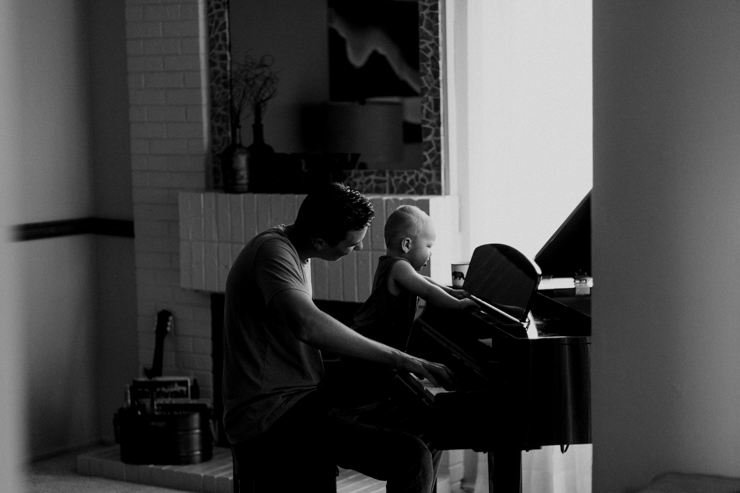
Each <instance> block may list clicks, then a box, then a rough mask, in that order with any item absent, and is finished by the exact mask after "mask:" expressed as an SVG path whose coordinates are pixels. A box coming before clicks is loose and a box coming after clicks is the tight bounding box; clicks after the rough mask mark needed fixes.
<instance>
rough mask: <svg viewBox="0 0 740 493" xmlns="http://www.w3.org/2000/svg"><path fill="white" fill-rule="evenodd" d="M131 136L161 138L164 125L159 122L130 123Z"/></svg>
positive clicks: (163, 135) (136, 137)
mask: <svg viewBox="0 0 740 493" xmlns="http://www.w3.org/2000/svg"><path fill="white" fill-rule="evenodd" d="M131 137H132V138H134V139H163V138H164V137H165V126H164V124H161V123H149V122H142V123H132V124H131Z"/></svg>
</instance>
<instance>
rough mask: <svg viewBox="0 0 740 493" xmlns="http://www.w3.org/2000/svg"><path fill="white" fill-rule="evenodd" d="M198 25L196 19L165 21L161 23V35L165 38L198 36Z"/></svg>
mask: <svg viewBox="0 0 740 493" xmlns="http://www.w3.org/2000/svg"><path fill="white" fill-rule="evenodd" d="M199 34H200V25H199V23H198V21H197V20H184V21H165V22H163V23H162V35H163V36H164V37H165V38H180V37H190V36H193V37H195V36H198V35H199Z"/></svg>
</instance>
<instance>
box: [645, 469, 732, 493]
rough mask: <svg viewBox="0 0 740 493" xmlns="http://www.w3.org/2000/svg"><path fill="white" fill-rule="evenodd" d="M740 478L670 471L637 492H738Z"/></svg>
mask: <svg viewBox="0 0 740 493" xmlns="http://www.w3.org/2000/svg"><path fill="white" fill-rule="evenodd" d="M738 492H740V478H731V477H726V476H711V475H705V474H684V473H677V472H668V473H663V474H660V475H659V476H656V477H655V478H654V479H653V480H652V481H651V482H650V484H649V485H648V486H647V487H645V488H643V489H641V490H639V491H638V492H637V493H738Z"/></svg>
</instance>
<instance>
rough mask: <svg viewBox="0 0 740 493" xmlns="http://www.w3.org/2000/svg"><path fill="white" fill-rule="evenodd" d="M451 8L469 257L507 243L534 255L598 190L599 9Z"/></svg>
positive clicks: (456, 151) (578, 1)
mask: <svg viewBox="0 0 740 493" xmlns="http://www.w3.org/2000/svg"><path fill="white" fill-rule="evenodd" d="M446 11H447V18H448V22H447V24H448V40H447V43H448V55H449V66H448V74H450V78H449V79H448V83H449V86H448V91H447V94H448V95H449V97H450V102H449V104H448V105H447V108H448V110H449V117H450V135H451V139H450V161H451V166H452V168H453V169H456V170H457V174H456V175H454V176H453V177H452V179H451V183H452V191H453V193H455V192H456V191H457V193H459V194H460V195H461V197H463V199H462V201H461V211H460V214H461V228H462V230H463V232H464V238H465V240H464V241H466V244H464V246H463V252H464V253H467V255H468V256H469V255H471V254H472V251H473V249H474V248H475V247H476V246H478V245H481V244H485V243H507V244H509V245H512V246H514V247H516V248H518V249H519V250H521V251H522V252H523V253H525V254H526V255H529V256H531V257H534V256H535V254H537V252H538V251H539V249H540V248H541V247H542V246H543V245H544V244H545V242H546V241H547V239H548V238H549V237H550V236H551V235H552V234H553V233H554V232H555V231H556V230H557V228H558V226H560V224H561V223H562V222H563V221H564V220H565V219H566V217H567V216H568V214H570V212H571V211H572V210H573V209H574V208H575V206H576V205H577V204H578V203H579V202H580V201H581V199H583V197H584V196H585V195H586V193H588V191H589V190H590V189H591V176H592V175H591V166H592V150H591V130H592V127H591V3H590V2H589V1H587V0H567V1H562V2H552V1H548V0H531V1H526V2H522V1H514V0H505V1H502V0H497V1H490V0H475V1H459V0H448V1H447V6H446ZM468 258H469V257H468Z"/></svg>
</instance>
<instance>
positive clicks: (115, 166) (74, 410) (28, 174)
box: [1, 0, 137, 491]
mask: <svg viewBox="0 0 740 493" xmlns="http://www.w3.org/2000/svg"><path fill="white" fill-rule="evenodd" d="M89 4H90V2H87V1H86V0H62V1H55V2H48V1H47V2H43V1H38V0H34V1H26V2H13V5H12V8H13V12H12V13H8V15H7V16H5V15H3V16H2V17H3V20H5V19H8V20H9V21H10V22H11V24H12V26H13V29H12V30H7V31H6V30H3V34H4V35H6V36H7V38H8V42H7V43H5V42H4V43H3V46H9V47H10V49H12V53H13V56H14V61H16V62H17V64H16V65H15V66H14V67H13V68H12V69H9V70H7V71H6V70H5V69H4V70H3V71H2V72H3V75H8V79H9V80H11V81H12V82H13V85H12V86H10V87H9V88H8V89H7V90H6V89H5V88H3V95H2V98H1V99H2V101H3V103H4V104H6V105H8V103H9V102H13V103H14V104H16V105H17V106H16V107H15V108H10V106H9V105H8V108H7V109H6V108H5V107H4V108H3V117H2V118H3V125H2V128H3V130H4V131H5V129H7V130H8V132H12V142H13V146H12V147H9V148H7V152H8V154H7V155H6V154H5V151H6V146H5V145H3V150H4V154H3V161H4V162H3V165H4V169H3V185H6V186H8V187H10V188H11V189H12V191H13V192H14V194H15V199H16V201H15V207H13V208H10V207H9V205H8V207H6V203H5V201H4V202H3V213H4V214H3V215H4V217H3V224H7V225H18V224H25V223H31V222H44V221H55V220H64V219H76V218H84V217H90V216H95V215H97V216H102V217H109V218H115V219H128V218H130V217H131V215H132V213H131V186H130V180H131V171H130V164H129V162H130V154H129V153H128V148H127V146H128V133H127V129H128V101H127V99H126V94H127V93H126V78H125V37H124V30H123V26H124V23H125V16H124V8H123V0H108V1H107V2H104V3H101V2H95V4H96V5H95V8H94V9H92V8H91V7H90V5H89ZM3 7H4V8H5V3H4V4H3ZM7 8H8V9H10V8H11V6H9V7H7ZM105 15H109V16H115V17H113V18H114V19H115V22H117V23H118V25H117V26H116V25H115V22H114V23H113V24H111V22H101V21H105V20H106V18H105ZM90 22H97V24H95V26H96V29H93V30H92V31H93V34H92V35H91V33H90V30H89V23H90ZM104 27H105V29H104ZM116 28H118V29H116ZM90 44H92V45H94V48H93V49H92V51H93V55H94V57H95V58H94V59H92V60H91V58H90V56H91V52H90V51H89V49H88V47H89V45H90ZM116 44H117V49H118V52H119V55H118V63H119V64H122V66H120V70H121V74H123V75H120V76H119V79H116V76H115V75H111V73H112V71H113V72H114V71H115V70H114V69H111V67H110V66H108V65H106V63H111V64H115V63H116V62H115V59H116V55H114V54H112V53H111V51H110V47H111V46H116ZM103 57H106V58H105V59H103ZM91 67H94V68H95V69H96V70H91ZM91 83H96V84H100V86H99V87H100V90H99V91H95V92H94V93H93V92H91V90H90V84H91ZM120 87H122V88H123V93H122V94H123V98H122V99H121V96H120V94H121V91H120V90H119V89H118V88H120ZM11 109H12V110H14V112H13V113H8V114H6V112H10V110H11ZM120 118H123V120H122V123H123V128H124V129H125V130H126V131H125V132H122V131H121V125H120V124H118V123H116V121H117V119H120ZM93 126H95V131H94V132H93V131H92V127H93ZM96 168H97V169H96ZM6 169H7V172H6ZM11 171H12V172H13V173H14V174H15V179H14V180H11V179H10V177H9V175H10V173H11ZM3 197H4V198H5V194H3ZM7 249H8V250H9V251H10V252H11V253H10V255H11V257H10V260H9V262H11V263H12V267H13V268H14V269H15V272H16V276H15V277H14V278H13V280H12V281H11V282H10V283H9V285H8V286H7V289H10V290H11V291H12V293H13V296H15V299H16V302H15V303H13V308H14V310H15V313H16V318H15V323H14V326H15V328H16V329H17V332H16V333H15V337H17V338H18V339H17V341H16V342H17V343H18V345H17V346H16V347H15V349H16V351H17V352H16V357H17V361H18V362H20V364H21V365H22V367H23V370H22V371H18V372H13V373H8V375H12V376H13V377H14V378H17V379H18V380H17V382H18V383H19V384H20V385H21V386H22V387H23V389H24V391H25V392H24V394H23V408H24V409H25V412H24V413H23V421H22V426H20V425H19V426H18V427H17V428H16V429H17V430H19V431H24V433H23V435H24V436H25V438H26V441H25V442H24V443H23V444H22V446H21V448H20V451H19V455H20V457H22V458H26V457H32V458H35V457H40V456H44V455H48V454H51V453H55V452H58V451H62V450H67V449H69V448H71V447H75V446H78V445H83V444H89V443H92V442H96V441H98V440H100V439H101V438H109V439H110V440H112V436H113V433H112V431H113V430H112V424H111V422H112V410H113V409H115V406H116V405H120V402H121V400H122V395H123V384H124V383H125V382H126V380H128V379H130V378H132V377H134V376H137V375H136V373H133V374H132V373H131V370H132V366H131V365H130V364H129V365H128V366H127V365H126V363H125V361H133V362H135V361H136V345H135V344H136V327H135V296H134V294H133V293H135V287H134V282H133V276H134V273H133V272H134V268H135V267H134V261H133V240H131V239H121V238H110V239H109V238H105V239H98V238H95V237H94V236H92V235H77V236H66V237H58V238H51V239H40V240H33V241H28V242H23V243H13V244H9V245H8V246H7ZM5 258H6V257H5V255H4V256H3V259H4V260H5ZM99 266H102V269H105V273H106V274H107V275H106V276H102V275H101V276H99V275H98V272H97V269H98V268H99ZM6 279H7V277H6V276H3V281H6ZM4 288H6V286H5V285H4ZM113 291H115V294H112V292H113ZM4 299H5V298H4ZM126 330H129V331H130V333H129V335H126V332H125V331H126ZM127 341H130V343H129V342H127ZM114 343H115V344H116V345H115V346H112V344H114ZM127 345H128V346H130V348H131V349H130V353H129V354H128V358H126V354H127V350H128V349H127ZM10 347H11V348H12V347H13V346H10ZM21 350H22V351H21ZM135 370H136V364H135V363H134V365H133V371H134V372H135ZM123 373H125V375H123ZM4 376H5V374H4ZM4 400H5V399H4ZM3 491H5V490H3Z"/></svg>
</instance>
